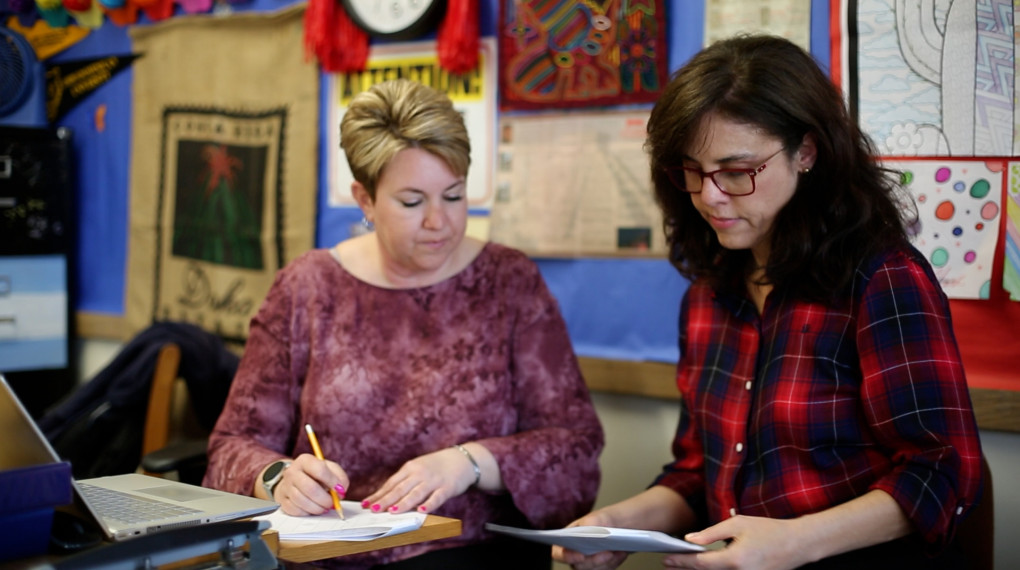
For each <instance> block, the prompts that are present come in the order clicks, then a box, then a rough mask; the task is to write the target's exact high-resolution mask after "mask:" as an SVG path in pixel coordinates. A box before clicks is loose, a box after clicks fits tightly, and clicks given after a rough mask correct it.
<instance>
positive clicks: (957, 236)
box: [885, 159, 1005, 299]
mask: <svg viewBox="0 0 1020 570" xmlns="http://www.w3.org/2000/svg"><path fill="white" fill-rule="evenodd" d="M885 164H886V166H888V167H890V168H893V169H896V170H899V171H901V173H902V178H903V181H904V182H905V183H906V186H907V188H908V190H909V191H910V193H911V194H912V195H913V197H914V200H915V202H916V204H917V212H918V222H917V224H916V226H915V227H914V230H915V231H916V233H915V235H914V238H913V243H914V246H915V247H916V248H917V249H918V250H919V251H920V252H921V253H922V254H924V256H925V258H927V259H928V261H929V262H930V263H931V265H932V268H933V269H934V270H935V275H936V276H937V277H938V279H939V283H941V284H942V289H943V290H944V291H945V292H946V295H948V296H949V297H950V298H954V299H987V298H988V297H989V292H990V287H991V278H992V265H993V264H994V261H995V245H996V240H997V238H998V233H999V232H998V228H999V215H1000V213H1001V209H1002V208H1001V199H1000V197H1001V196H1002V184H1003V171H1004V169H1005V163H1004V162H1002V161H980V160H970V161H966V160H949V159H947V160H886V161H885Z"/></svg>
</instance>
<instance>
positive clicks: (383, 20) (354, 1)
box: [342, 0, 446, 40]
mask: <svg viewBox="0 0 1020 570" xmlns="http://www.w3.org/2000/svg"><path fill="white" fill-rule="evenodd" d="M342 3H343V6H344V9H345V10H346V11H347V14H348V15H349V16H350V17H351V20H354V23H355V24H357V25H358V27H359V28H361V29H363V30H365V32H367V33H368V34H369V35H371V36H373V37H377V38H386V39H394V40H407V39H411V38H415V37H418V36H421V35H422V34H424V33H426V32H428V31H430V30H431V29H433V27H434V26H435V23H436V22H437V21H438V20H439V16H440V14H442V12H443V5H445V4H446V2H445V0H342Z"/></svg>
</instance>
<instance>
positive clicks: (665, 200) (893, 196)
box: [645, 35, 916, 302]
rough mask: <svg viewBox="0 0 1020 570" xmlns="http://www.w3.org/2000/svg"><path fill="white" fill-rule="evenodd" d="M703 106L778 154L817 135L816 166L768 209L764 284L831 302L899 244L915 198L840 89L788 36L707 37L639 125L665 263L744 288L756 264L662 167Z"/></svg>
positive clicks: (683, 143)
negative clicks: (729, 243)
mask: <svg viewBox="0 0 1020 570" xmlns="http://www.w3.org/2000/svg"><path fill="white" fill-rule="evenodd" d="M712 113H715V114H717V115H719V116H721V117H724V118H727V119H730V120H734V121H737V122H740V123H743V124H748V125H753V126H755V127H758V128H761V129H762V130H764V131H765V132H766V133H768V134H770V135H771V136H774V137H776V138H778V139H779V140H780V141H781V142H782V144H783V147H784V149H785V150H786V152H787V153H792V152H794V151H795V150H796V149H797V148H799V146H800V145H801V143H802V141H803V140H804V137H805V135H808V134H810V135H812V136H813V137H814V140H815V145H816V147H817V157H816V160H815V163H814V166H813V167H812V169H811V171H810V172H809V173H805V174H801V175H800V176H799V182H798V185H797V189H796V191H795V193H794V195H793V197H792V198H791V199H790V201H789V203H787V204H786V205H785V206H784V207H783V208H782V210H781V211H780V212H779V213H778V215H777V216H776V219H775V222H774V224H775V225H774V226H773V228H774V229H773V231H772V232H771V237H770V239H771V240H772V242H771V254H770V257H769V260H768V263H767V265H766V266H765V268H764V269H765V277H764V280H765V281H766V282H768V283H771V284H772V285H773V286H774V287H776V288H777V289H781V290H783V291H784V292H785V293H786V294H789V295H793V296H794V297H796V298H801V299H806V300H811V301H818V302H830V301H833V300H835V299H837V298H839V297H840V296H842V295H843V294H844V293H845V292H846V291H847V289H848V287H849V285H850V283H851V280H852V279H853V275H854V271H855V269H856V268H857V266H858V265H859V264H860V263H861V262H862V261H863V260H864V259H866V258H867V257H869V256H871V255H873V254H875V253H877V252H880V251H884V250H887V249H889V248H892V247H897V246H901V245H904V244H906V243H908V237H907V228H908V227H909V225H910V224H909V222H910V221H912V219H913V218H911V215H912V213H914V214H916V210H915V208H914V207H913V202H912V201H910V202H908V201H906V200H905V197H906V194H905V193H904V192H902V190H903V189H902V187H901V185H900V182H899V176H898V175H896V173H895V172H893V171H891V170H888V169H886V168H884V167H882V165H881V164H880V162H878V161H877V160H875V158H876V153H875V150H874V146H873V144H872V143H871V141H870V139H869V138H868V137H867V136H866V135H865V134H864V133H863V132H861V130H860V128H859V127H858V126H857V123H856V121H854V120H853V119H852V118H851V117H850V115H849V113H848V111H847V109H846V105H845V104H844V101H843V96H842V94H841V93H840V91H839V90H838V89H837V88H836V87H835V85H834V84H833V83H832V82H831V81H830V80H829V78H828V77H827V76H826V75H825V74H824V73H823V72H822V70H821V69H819V67H818V65H817V64H816V63H815V61H814V60H813V59H812V58H811V56H810V54H808V53H806V52H805V51H804V50H803V49H801V48H800V47H798V46H796V45H795V44H793V43H791V42H789V41H787V40H785V39H783V38H779V37H773V36H764V35H742V36H736V37H733V38H730V39H726V40H722V41H719V42H716V43H714V44H712V45H711V46H709V47H707V48H705V49H704V50H702V51H701V52H699V53H698V54H697V55H695V56H694V57H693V58H692V59H691V60H690V61H689V62H687V64H685V65H684V66H683V67H681V68H680V69H679V70H677V72H676V73H675V74H674V75H673V77H672V79H671V81H670V83H669V84H668V85H667V86H666V89H665V91H664V92H663V94H662V96H661V97H660V98H659V100H658V102H657V103H656V104H655V107H654V108H653V109H652V113H651V117H650V119H649V121H648V139H647V141H646V143H645V148H646V150H647V151H648V153H649V155H650V158H651V169H652V182H653V185H654V189H655V198H656V201H657V202H658V205H659V207H660V208H661V209H662V213H663V225H664V230H665V235H666V240H667V243H668V245H669V259H670V262H671V263H672V264H673V265H674V266H675V267H676V268H677V270H678V271H680V273H681V274H682V275H684V276H685V277H687V278H688V279H707V280H709V281H710V283H711V284H712V285H713V286H714V287H717V288H720V289H727V288H734V290H741V291H742V290H743V287H744V283H745V282H746V279H747V277H748V275H749V271H751V267H752V266H753V262H752V260H751V254H750V251H748V250H727V249H725V248H724V247H722V246H721V245H720V244H719V240H718V238H717V236H716V234H715V232H714V231H713V230H712V228H711V227H710V226H709V225H708V223H707V222H706V221H705V220H704V219H703V218H702V217H701V215H700V214H699V213H698V212H697V210H695V208H694V206H693V204H692V203H691V198H690V196H689V195H687V194H685V193H684V192H682V191H680V190H677V189H676V188H675V187H674V186H673V185H672V184H671V183H670V180H669V177H668V176H667V175H666V173H665V171H664V170H663V168H664V167H667V166H677V165H679V164H681V161H682V157H683V156H684V153H685V152H686V151H687V150H688V149H690V148H692V147H693V146H694V145H695V144H696V142H697V141H696V139H695V137H697V136H699V132H698V129H699V127H700V126H701V124H702V121H703V119H704V118H705V117H706V116H708V115H709V114H712ZM737 199H739V198H737Z"/></svg>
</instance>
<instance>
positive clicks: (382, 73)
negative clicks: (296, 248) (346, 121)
mask: <svg viewBox="0 0 1020 570" xmlns="http://www.w3.org/2000/svg"><path fill="white" fill-rule="evenodd" d="M479 51H480V53H479V56H478V67H477V68H476V69H475V70H474V71H472V72H470V73H466V74H460V75H451V74H450V73H449V72H447V71H446V70H444V69H442V68H441V67H439V56H438V55H437V52H436V42H434V41H423V42H412V43H404V44H386V45H380V46H373V47H372V51H371V53H369V57H368V64H367V67H366V69H365V71H362V72H357V73H350V74H333V75H330V76H329V78H328V79H327V82H328V84H327V89H328V91H329V95H328V97H329V101H330V103H329V109H328V110H327V112H328V113H329V125H330V127H329V149H328V151H327V156H328V160H329V172H330V173H331V175H330V180H329V205H330V206H332V207H338V206H353V207H356V206H357V203H356V202H355V201H354V197H353V196H351V183H353V182H354V177H353V176H352V175H351V169H350V168H349V167H348V166H347V158H346V157H345V156H344V153H343V149H341V148H340V120H341V119H342V118H343V115H344V112H345V111H346V108H347V104H348V102H349V101H350V100H351V97H353V96H354V95H356V94H358V93H360V92H362V91H365V90H367V89H368V88H369V87H371V86H372V85H375V84H376V83H381V82H383V81H386V80H388V79H396V78H401V77H404V78H408V79H413V80H415V81H418V82H420V83H423V84H425V85H428V86H430V87H434V88H436V89H439V90H440V91H444V92H446V94H447V95H448V96H449V97H450V99H451V100H452V101H453V106H454V108H456V109H457V110H458V111H460V112H461V113H462V114H463V115H464V123H465V125H466V126H467V131H468V137H469V138H470V139H471V169H470V170H469V171H468V178H467V197H468V206H469V207H471V208H482V209H488V208H489V207H490V206H491V205H492V197H493V191H492V187H493V184H492V168H493V167H492V165H493V155H494V150H493V147H494V143H495V138H496V135H495V134H494V130H495V126H494V125H495V121H496V46H495V42H494V41H493V40H492V38H483V39H482V41H481V42H480V43H479Z"/></svg>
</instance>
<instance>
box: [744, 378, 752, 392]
mask: <svg viewBox="0 0 1020 570" xmlns="http://www.w3.org/2000/svg"><path fill="white" fill-rule="evenodd" d="M744 389H745V390H750V389H751V381H750V380H748V381H747V382H745V383H744Z"/></svg>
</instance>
